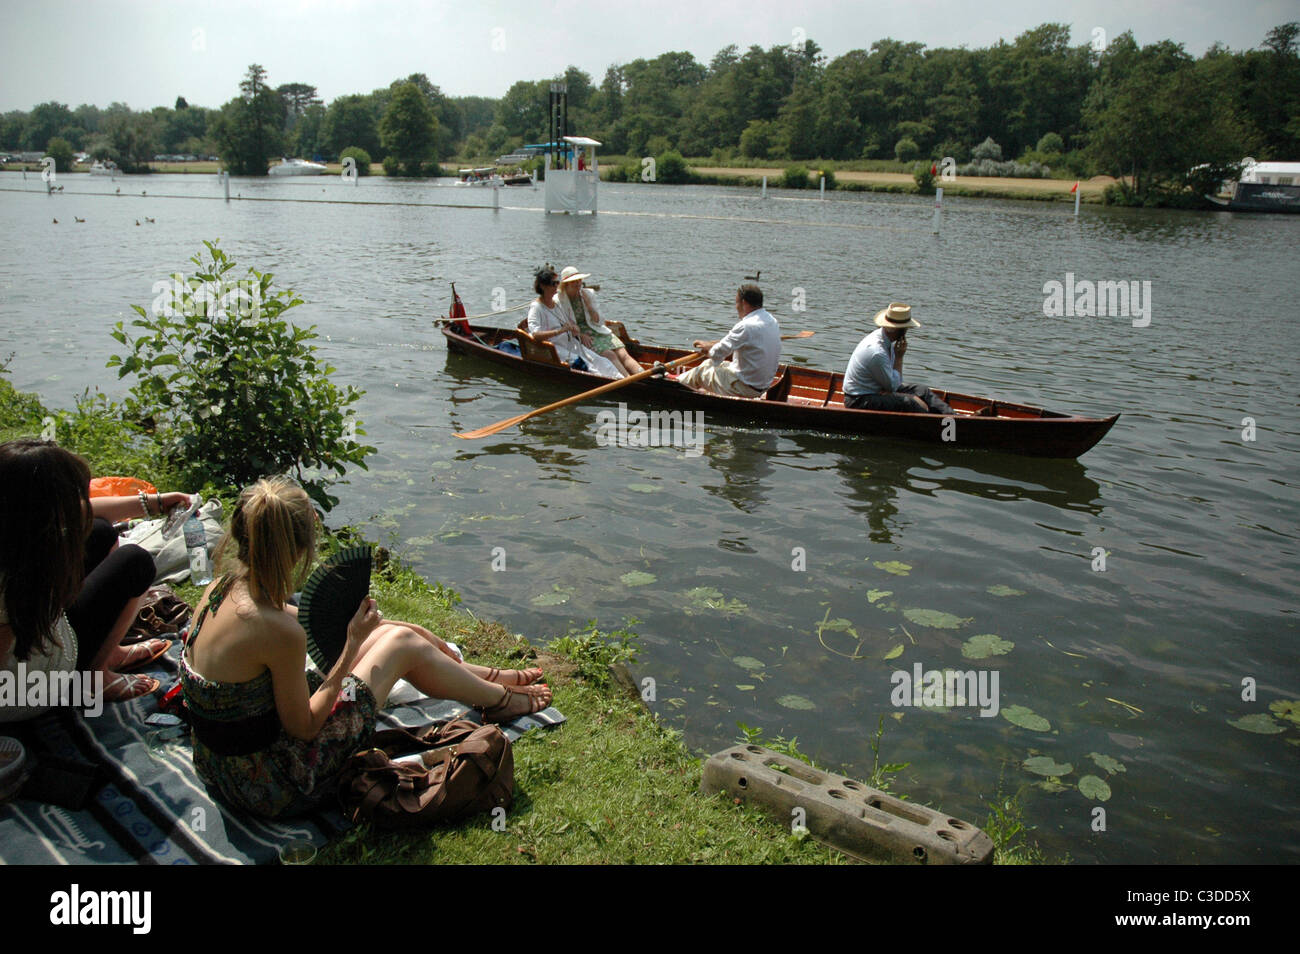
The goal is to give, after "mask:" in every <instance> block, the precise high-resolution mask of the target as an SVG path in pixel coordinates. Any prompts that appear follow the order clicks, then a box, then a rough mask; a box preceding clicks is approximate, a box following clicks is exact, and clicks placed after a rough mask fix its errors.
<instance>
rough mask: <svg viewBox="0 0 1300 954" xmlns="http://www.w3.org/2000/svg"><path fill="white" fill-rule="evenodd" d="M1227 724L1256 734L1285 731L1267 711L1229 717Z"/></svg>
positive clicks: (1273, 733)
mask: <svg viewBox="0 0 1300 954" xmlns="http://www.w3.org/2000/svg"><path fill="white" fill-rule="evenodd" d="M1228 725H1230V726H1232V727H1233V728H1234V729H1241V731H1243V732H1254V733H1255V734H1257V735H1277V734H1278V733H1279V732H1285V731H1286V727H1285V726H1284V725H1282V724H1281V723H1280V722H1278V721H1277V720H1276V719H1274V718H1273V717H1272V716H1271V715H1269V714H1268V713H1267V712H1256V713H1254V714H1253V715H1248V716H1242V717H1241V718H1240V719H1229V720H1228Z"/></svg>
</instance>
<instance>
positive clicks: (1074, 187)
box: [1070, 179, 1079, 195]
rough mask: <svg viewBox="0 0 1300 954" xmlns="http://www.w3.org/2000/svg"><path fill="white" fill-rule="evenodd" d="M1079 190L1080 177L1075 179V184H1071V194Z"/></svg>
mask: <svg viewBox="0 0 1300 954" xmlns="http://www.w3.org/2000/svg"><path fill="white" fill-rule="evenodd" d="M1078 191H1079V180H1078V179H1075V180H1074V185H1072V186H1070V194H1071V195H1074V193H1076V192H1078Z"/></svg>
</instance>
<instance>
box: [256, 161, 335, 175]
mask: <svg viewBox="0 0 1300 954" xmlns="http://www.w3.org/2000/svg"><path fill="white" fill-rule="evenodd" d="M328 171H329V170H328V169H326V168H325V167H324V166H323V165H321V164H320V163H319V162H308V161H307V160H306V159H289V158H281V159H280V162H279V164H278V165H274V166H272V167H271V168H270V169H268V170H267V175H271V176H320V175H324V174H325V173H326V172H328Z"/></svg>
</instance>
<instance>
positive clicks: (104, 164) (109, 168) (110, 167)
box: [90, 159, 121, 176]
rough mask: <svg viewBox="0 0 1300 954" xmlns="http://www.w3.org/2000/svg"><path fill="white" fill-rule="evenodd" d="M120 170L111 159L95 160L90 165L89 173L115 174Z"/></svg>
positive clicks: (96, 174) (94, 174)
mask: <svg viewBox="0 0 1300 954" xmlns="http://www.w3.org/2000/svg"><path fill="white" fill-rule="evenodd" d="M120 171H121V170H120V169H118V168H117V163H115V162H114V161H113V160H112V159H103V160H97V161H96V162H95V164H94V165H92V166H91V167H90V174H91V175H92V176H115V175H117V174H118V172H120Z"/></svg>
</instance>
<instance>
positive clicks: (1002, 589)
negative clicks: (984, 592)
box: [988, 583, 1025, 596]
mask: <svg viewBox="0 0 1300 954" xmlns="http://www.w3.org/2000/svg"><path fill="white" fill-rule="evenodd" d="M988 591H989V592H990V593H992V594H993V595H994V596H1024V595H1025V591H1024V590H1013V589H1012V588H1011V587H1009V586H1007V585H1006V584H1005V583H994V584H993V585H992V586H990V587H989V588H988Z"/></svg>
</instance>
